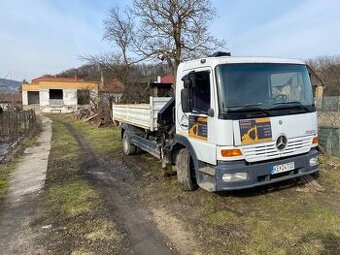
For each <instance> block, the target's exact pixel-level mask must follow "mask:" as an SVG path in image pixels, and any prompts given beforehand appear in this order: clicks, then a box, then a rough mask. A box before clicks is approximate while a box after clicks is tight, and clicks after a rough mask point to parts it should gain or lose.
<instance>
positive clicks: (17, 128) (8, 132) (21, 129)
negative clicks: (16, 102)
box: [0, 110, 37, 143]
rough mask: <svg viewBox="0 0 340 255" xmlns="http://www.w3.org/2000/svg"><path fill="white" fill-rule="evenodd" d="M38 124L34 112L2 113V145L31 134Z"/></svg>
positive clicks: (0, 127) (0, 135)
mask: <svg viewBox="0 0 340 255" xmlns="http://www.w3.org/2000/svg"><path fill="white" fill-rule="evenodd" d="M36 123H37V119H36V115H35V113H34V111H33V110H28V111H18V112H16V111H4V112H0V143H1V142H4V141H8V140H16V139H18V138H19V137H21V136H22V135H25V134H27V133H29V132H30V131H31V130H33V128H34V127H35V125H36Z"/></svg>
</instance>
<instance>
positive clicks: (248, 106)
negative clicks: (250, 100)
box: [228, 104, 270, 116]
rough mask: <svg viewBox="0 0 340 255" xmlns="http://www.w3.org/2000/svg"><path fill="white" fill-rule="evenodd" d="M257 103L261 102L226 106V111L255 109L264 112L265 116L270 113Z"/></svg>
mask: <svg viewBox="0 0 340 255" xmlns="http://www.w3.org/2000/svg"><path fill="white" fill-rule="evenodd" d="M259 105H261V104H255V105H254V104H247V105H242V106H231V107H228V112H230V110H231V112H249V111H250V112H255V111H259V112H262V113H264V114H266V115H267V116H269V115H270V113H269V112H268V111H266V110H265V109H263V108H261V107H259Z"/></svg>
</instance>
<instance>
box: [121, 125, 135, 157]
mask: <svg viewBox="0 0 340 255" xmlns="http://www.w3.org/2000/svg"><path fill="white" fill-rule="evenodd" d="M130 139H131V138H130V136H129V135H128V133H127V132H126V131H125V132H124V134H123V141H122V142H123V152H124V154H125V155H133V154H135V153H136V151H137V147H136V146H135V145H133V144H131V142H130Z"/></svg>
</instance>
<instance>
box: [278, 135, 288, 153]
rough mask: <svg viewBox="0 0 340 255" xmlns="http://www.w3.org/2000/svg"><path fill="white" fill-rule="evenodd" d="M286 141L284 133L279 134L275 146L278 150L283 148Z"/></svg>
mask: <svg viewBox="0 0 340 255" xmlns="http://www.w3.org/2000/svg"><path fill="white" fill-rule="evenodd" d="M287 142H288V140H287V137H285V136H284V135H281V136H279V138H277V140H276V148H277V149H279V150H283V149H284V148H286V146H287Z"/></svg>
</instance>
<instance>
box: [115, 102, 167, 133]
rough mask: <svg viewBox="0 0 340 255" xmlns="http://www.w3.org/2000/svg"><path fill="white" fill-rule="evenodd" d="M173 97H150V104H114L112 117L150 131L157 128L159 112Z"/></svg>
mask: <svg viewBox="0 0 340 255" xmlns="http://www.w3.org/2000/svg"><path fill="white" fill-rule="evenodd" d="M170 99H171V97H150V103H149V104H113V105H112V118H113V120H114V121H118V122H119V123H126V124H130V125H133V126H136V127H140V128H144V129H147V130H150V131H156V130H157V114H158V112H159V111H160V110H161V109H162V108H163V106H164V105H166V103H167V102H168V101H169V100H170Z"/></svg>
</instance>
